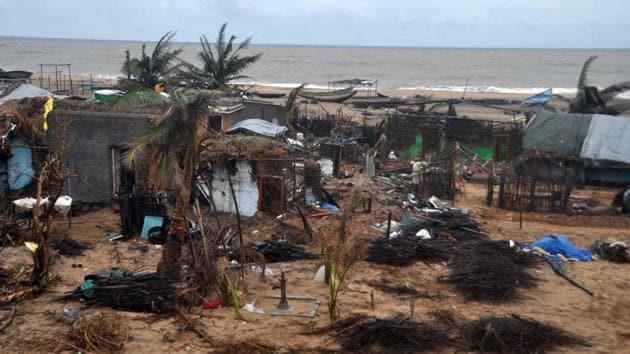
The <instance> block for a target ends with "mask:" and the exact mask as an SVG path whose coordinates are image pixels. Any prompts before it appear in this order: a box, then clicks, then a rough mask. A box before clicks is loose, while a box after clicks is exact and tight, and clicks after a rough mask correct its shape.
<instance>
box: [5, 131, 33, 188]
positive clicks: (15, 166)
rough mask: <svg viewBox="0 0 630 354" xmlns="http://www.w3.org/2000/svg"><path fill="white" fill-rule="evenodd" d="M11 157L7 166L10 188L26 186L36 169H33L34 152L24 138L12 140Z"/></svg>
mask: <svg viewBox="0 0 630 354" xmlns="http://www.w3.org/2000/svg"><path fill="white" fill-rule="evenodd" d="M11 154H12V155H13V156H11V158H10V159H9V161H8V164H7V166H6V167H5V168H1V167H0V170H4V169H6V173H7V177H8V178H7V182H8V184H9V185H8V187H9V189H10V190H14V191H16V190H20V189H22V188H24V187H26V186H27V185H28V184H29V183H31V181H32V180H33V176H34V175H35V170H33V153H32V152H31V148H30V147H28V145H27V144H26V142H25V141H24V140H22V139H15V140H13V141H11Z"/></svg>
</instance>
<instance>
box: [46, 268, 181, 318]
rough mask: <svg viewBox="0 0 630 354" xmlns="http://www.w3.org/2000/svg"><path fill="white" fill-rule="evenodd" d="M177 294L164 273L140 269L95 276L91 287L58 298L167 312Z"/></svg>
mask: <svg viewBox="0 0 630 354" xmlns="http://www.w3.org/2000/svg"><path fill="white" fill-rule="evenodd" d="M175 295H176V294H175V288H174V286H173V282H172V281H169V280H167V279H166V278H165V277H164V276H162V275H160V274H158V273H137V274H131V275H125V276H123V277H111V278H107V279H94V280H92V282H91V287H89V288H88V287H86V286H84V288H83V289H81V287H79V288H77V289H75V290H72V291H70V292H67V293H66V294H65V295H64V296H62V297H61V298H59V299H58V300H59V301H68V300H75V301H76V300H80V299H83V300H85V303H86V304H87V305H95V306H103V307H109V308H113V309H116V310H122V311H136V312H153V313H167V312H170V311H172V310H173V306H174V302H175Z"/></svg>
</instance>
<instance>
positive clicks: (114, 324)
mask: <svg viewBox="0 0 630 354" xmlns="http://www.w3.org/2000/svg"><path fill="white" fill-rule="evenodd" d="M128 332H129V327H128V326H127V324H126V323H125V321H124V319H123V317H122V316H121V315H118V314H116V313H111V312H101V311H98V312H94V313H84V314H82V315H80V317H79V318H78V319H77V320H76V322H74V324H73V325H72V327H71V328H70V330H69V331H68V333H67V334H66V338H65V339H66V341H67V343H68V347H69V348H68V349H71V350H76V349H80V350H81V351H86V352H95V353H96V352H110V353H111V352H116V351H120V350H122V347H123V344H124V343H125V341H126V340H127V338H128Z"/></svg>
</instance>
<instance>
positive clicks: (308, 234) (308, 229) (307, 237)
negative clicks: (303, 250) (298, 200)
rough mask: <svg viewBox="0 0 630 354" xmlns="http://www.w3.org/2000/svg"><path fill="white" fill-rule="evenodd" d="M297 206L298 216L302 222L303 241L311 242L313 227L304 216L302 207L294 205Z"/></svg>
mask: <svg viewBox="0 0 630 354" xmlns="http://www.w3.org/2000/svg"><path fill="white" fill-rule="evenodd" d="M295 207H296V208H297V211H298V214H300V218H302V224H304V241H305V242H306V243H311V241H313V227H312V226H311V223H310V222H309V221H308V219H307V218H306V217H305V216H304V213H303V212H302V208H300V206H299V205H296V206H295Z"/></svg>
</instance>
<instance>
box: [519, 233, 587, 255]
mask: <svg viewBox="0 0 630 354" xmlns="http://www.w3.org/2000/svg"><path fill="white" fill-rule="evenodd" d="M532 247H538V248H540V249H542V250H544V251H546V252H548V253H549V254H552V255H557V254H560V255H563V256H564V257H566V258H569V259H575V260H578V261H590V260H592V259H593V257H592V255H591V252H590V251H588V250H586V249H583V248H578V247H576V246H575V245H573V244H572V243H571V241H570V240H569V239H568V238H567V237H566V236H564V235H547V236H543V237H541V238H539V239H538V240H536V242H534V243H533V244H532Z"/></svg>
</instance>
